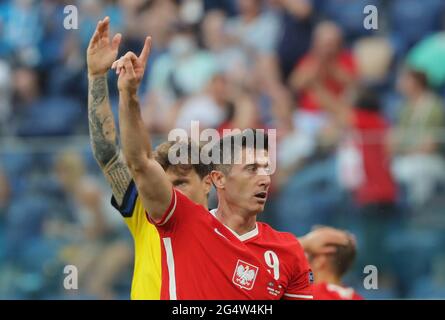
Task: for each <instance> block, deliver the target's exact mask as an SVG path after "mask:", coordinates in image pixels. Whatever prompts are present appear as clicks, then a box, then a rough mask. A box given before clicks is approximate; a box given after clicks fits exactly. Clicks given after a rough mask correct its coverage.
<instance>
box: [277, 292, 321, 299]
mask: <svg viewBox="0 0 445 320" xmlns="http://www.w3.org/2000/svg"><path fill="white" fill-rule="evenodd" d="M284 295H285V296H286V297H289V298H299V299H314V296H310V295H304V294H291V293H285V294H284Z"/></svg>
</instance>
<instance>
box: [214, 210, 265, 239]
mask: <svg viewBox="0 0 445 320" xmlns="http://www.w3.org/2000/svg"><path fill="white" fill-rule="evenodd" d="M217 210H218V209H212V210H210V213H211V214H212V215H213V216H214V217H215V218H216V211H217ZM221 224H223V225H224V227H226V228H227V229H228V230H229V231H230V232H232V233H233V234H234V235H235V237H237V238H238V239H239V240H240V241H246V240H249V239H251V238H253V237H255V236H256V235H257V234H258V223H255V229H253V230H252V231H249V232H247V233H245V234H243V235H241V236H240V235H239V234H238V233H236V232H235V231H233V230H232V229H230V228H229V227H228V226H226V225H225V224H224V223H221Z"/></svg>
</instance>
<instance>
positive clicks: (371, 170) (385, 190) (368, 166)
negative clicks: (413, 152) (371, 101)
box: [353, 109, 397, 205]
mask: <svg viewBox="0 0 445 320" xmlns="http://www.w3.org/2000/svg"><path fill="white" fill-rule="evenodd" d="M353 124H354V128H355V130H356V132H357V133H358V134H359V137H360V139H359V143H358V145H359V148H360V152H361V154H362V159H363V170H364V174H365V181H364V183H363V184H362V185H361V186H360V187H359V188H358V189H357V190H356V198H357V201H358V203H360V204H362V205H366V204H369V203H375V202H393V201H395V200H396V197H397V187H396V183H395V181H394V178H393V176H392V174H391V161H390V160H391V159H390V156H389V152H388V151H387V149H386V147H385V143H384V141H385V137H386V134H387V128H388V125H387V123H386V121H385V119H384V118H383V116H381V115H380V114H379V113H377V112H371V111H366V110H360V109H356V110H354V118H353Z"/></svg>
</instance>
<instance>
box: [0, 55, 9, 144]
mask: <svg viewBox="0 0 445 320" xmlns="http://www.w3.org/2000/svg"><path fill="white" fill-rule="evenodd" d="M10 112H11V70H10V68H9V65H8V63H7V62H6V61H3V60H0V128H1V129H0V135H2V134H5V133H6V126H7V120H8V118H9V116H10Z"/></svg>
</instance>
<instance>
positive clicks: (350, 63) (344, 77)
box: [290, 22, 357, 133]
mask: <svg viewBox="0 0 445 320" xmlns="http://www.w3.org/2000/svg"><path fill="white" fill-rule="evenodd" d="M342 41H343V40H342V32H341V30H340V29H339V28H338V26H337V25H335V24H334V23H332V22H322V23H320V24H319V25H317V27H316V29H315V31H314V38H313V42H312V47H311V50H310V51H309V53H308V54H307V55H306V56H304V57H303V58H302V60H301V61H300V62H298V65H297V67H296V68H295V70H294V72H293V74H292V76H291V79H290V85H291V88H292V89H293V90H294V92H295V94H297V95H298V108H299V112H298V113H297V116H296V121H297V127H300V128H301V129H302V130H304V131H308V132H309V133H314V132H317V131H318V130H319V129H320V127H321V126H322V125H323V123H324V122H325V116H324V115H323V111H324V110H323V109H322V108H321V105H320V101H319V98H318V97H317V95H316V93H315V92H314V90H313V89H312V88H311V87H312V86H313V84H314V83H320V84H321V85H322V86H323V87H325V88H326V89H327V90H328V91H329V92H330V93H331V94H332V95H334V96H335V97H336V98H341V97H342V96H345V95H346V94H347V93H348V92H349V91H350V90H351V89H352V87H353V85H354V81H355V80H356V78H357V67H356V63H355V60H354V57H353V56H352V54H351V53H350V52H349V51H347V50H346V49H344V48H343V42H342Z"/></svg>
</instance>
